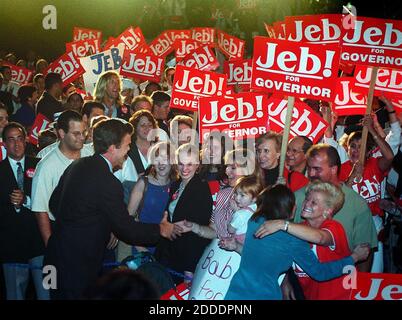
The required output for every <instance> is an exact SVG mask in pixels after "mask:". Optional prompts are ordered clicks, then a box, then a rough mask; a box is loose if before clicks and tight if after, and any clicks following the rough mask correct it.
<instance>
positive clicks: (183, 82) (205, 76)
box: [170, 65, 227, 111]
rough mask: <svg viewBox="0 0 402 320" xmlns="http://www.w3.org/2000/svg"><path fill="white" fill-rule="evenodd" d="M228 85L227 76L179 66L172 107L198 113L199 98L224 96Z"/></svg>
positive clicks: (174, 84) (171, 100)
mask: <svg viewBox="0 0 402 320" xmlns="http://www.w3.org/2000/svg"><path fill="white" fill-rule="evenodd" d="M226 83H227V76H226V75H223V74H219V73H215V72H209V71H200V70H197V69H194V68H187V67H184V66H180V65H179V66H177V67H176V73H175V75H174V83H173V87H172V98H171V99H170V107H172V108H176V109H183V110H188V111H198V100H199V98H200V97H212V96H223V95H224V94H225V93H226Z"/></svg>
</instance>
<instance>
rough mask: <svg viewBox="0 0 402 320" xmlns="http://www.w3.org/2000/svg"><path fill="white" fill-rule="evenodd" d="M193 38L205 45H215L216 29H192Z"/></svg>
mask: <svg viewBox="0 0 402 320" xmlns="http://www.w3.org/2000/svg"><path fill="white" fill-rule="evenodd" d="M191 32H192V33H191V38H193V39H194V40H197V41H200V42H202V43H203V44H208V45H213V44H214V40H215V29H214V28H192V29H191Z"/></svg>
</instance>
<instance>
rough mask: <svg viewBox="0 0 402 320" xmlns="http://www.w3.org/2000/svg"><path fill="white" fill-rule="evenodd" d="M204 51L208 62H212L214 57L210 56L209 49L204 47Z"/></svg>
mask: <svg viewBox="0 0 402 320" xmlns="http://www.w3.org/2000/svg"><path fill="white" fill-rule="evenodd" d="M204 50H205V53H206V54H207V57H208V60H209V61H210V62H214V57H213V56H212V54H211V51H209V47H208V46H205V47H204Z"/></svg>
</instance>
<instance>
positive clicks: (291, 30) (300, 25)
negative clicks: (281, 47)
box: [285, 14, 345, 44]
mask: <svg viewBox="0 0 402 320" xmlns="http://www.w3.org/2000/svg"><path fill="white" fill-rule="evenodd" d="M285 24H286V38H287V40H290V41H297V42H310V43H323V44H324V43H325V44H328V43H336V44H337V43H339V41H340V39H341V37H342V36H343V35H344V33H345V29H343V27H342V15H340V14H320V15H307V16H291V17H286V18H285Z"/></svg>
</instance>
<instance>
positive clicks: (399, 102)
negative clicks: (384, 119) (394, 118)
mask: <svg viewBox="0 0 402 320" xmlns="http://www.w3.org/2000/svg"><path fill="white" fill-rule="evenodd" d="M391 103H392V105H393V106H394V109H395V111H396V113H402V99H392V100H391Z"/></svg>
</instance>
